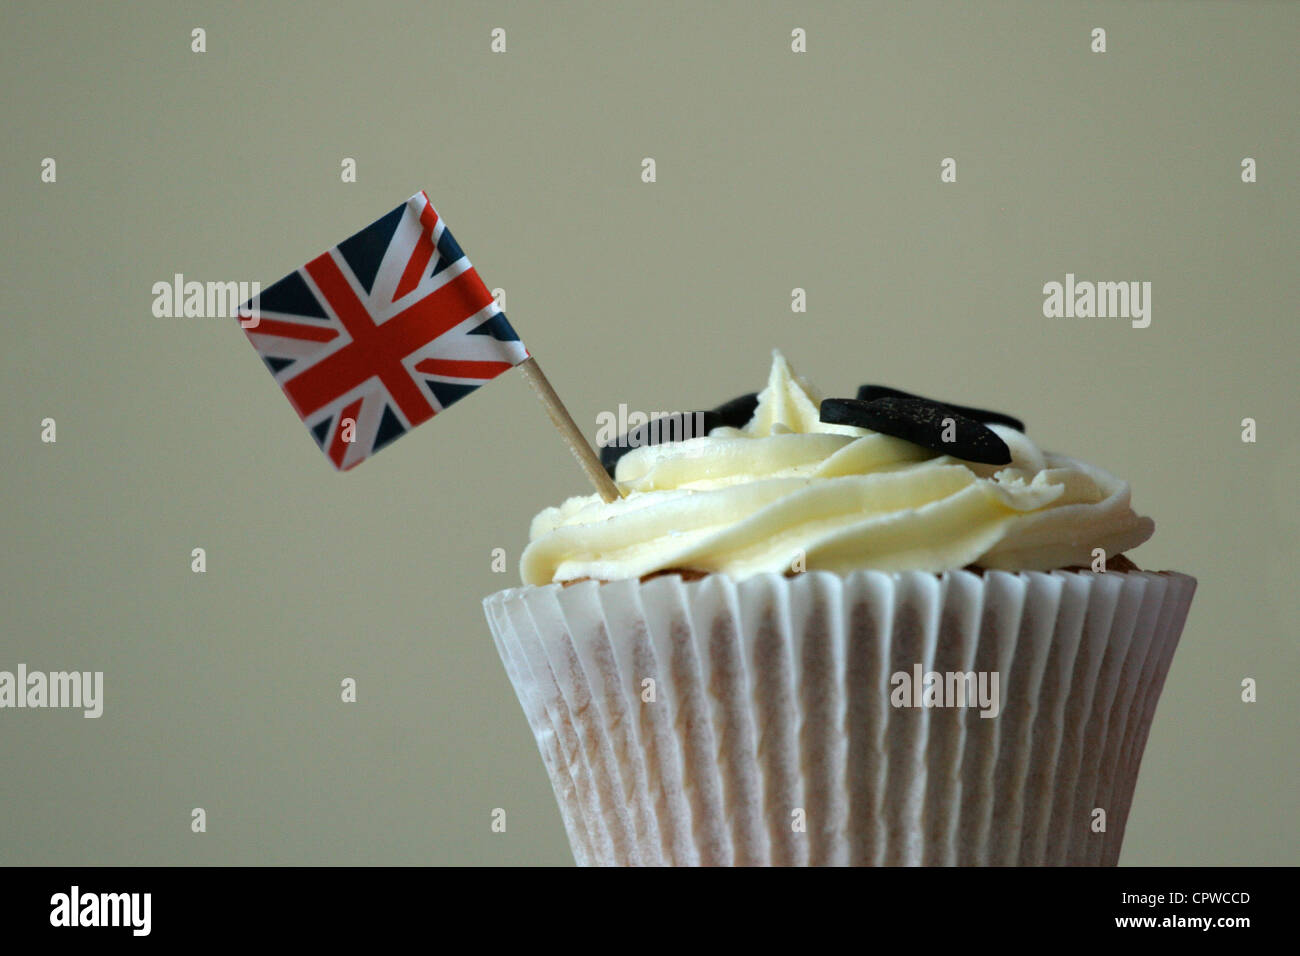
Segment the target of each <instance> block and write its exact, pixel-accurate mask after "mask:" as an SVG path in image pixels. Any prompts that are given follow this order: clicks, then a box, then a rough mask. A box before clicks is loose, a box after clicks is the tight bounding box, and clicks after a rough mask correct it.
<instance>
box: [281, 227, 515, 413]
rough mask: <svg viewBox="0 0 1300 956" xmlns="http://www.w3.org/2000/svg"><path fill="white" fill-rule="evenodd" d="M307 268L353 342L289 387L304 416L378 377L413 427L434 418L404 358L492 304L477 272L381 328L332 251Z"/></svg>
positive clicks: (454, 281) (471, 271)
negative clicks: (339, 265)
mask: <svg viewBox="0 0 1300 956" xmlns="http://www.w3.org/2000/svg"><path fill="white" fill-rule="evenodd" d="M306 269H307V273H308V275H310V276H311V277H312V280H313V281H314V282H315V283H316V286H317V288H319V289H320V291H321V294H322V295H323V296H324V297H325V299H326V301H327V302H328V303H329V305H330V307H331V308H332V309H333V310H334V313H335V314H336V315H337V316H338V318H339V321H340V322H341V323H342V324H343V327H344V328H346V329H347V330H348V333H349V334H350V335H351V336H352V341H351V342H349V343H348V344H346V345H344V346H342V347H341V348H339V349H338V351H336V352H334V353H333V354H332V355H329V356H327V357H326V358H324V359H322V360H321V361H319V362H317V363H316V364H315V365H313V366H312V367H311V368H309V369H305V370H304V371H303V372H302V373H301V374H299V375H297V376H295V377H294V378H291V379H289V380H288V381H287V382H285V383H284V391H285V394H286V395H287V396H288V397H289V401H290V402H292V403H293V406H294V408H295V409H297V411H298V414H299V416H301V417H302V418H307V417H308V416H309V415H311V414H312V413H313V412H316V411H317V410H319V409H320V408H321V407H323V406H324V405H326V404H327V403H329V402H330V401H332V400H333V399H334V398H336V397H337V396H338V395H341V394H344V393H346V392H349V391H351V390H352V389H354V388H356V387H357V386H358V385H360V384H361V383H362V382H364V381H365V380H366V379H368V378H370V377H371V376H378V377H379V378H380V380H381V381H383V383H384V385H385V386H387V388H388V391H389V393H390V394H391V395H392V396H393V400H394V401H395V402H396V403H397V405H398V407H400V408H401V410H402V413H403V414H404V415H405V416H406V420H407V421H408V422H409V423H410V426H411V427H412V428H414V427H415V426H416V425H418V424H420V423H421V422H423V421H426V420H428V419H429V418H431V417H432V416H433V406H432V405H431V404H430V403H429V401H428V399H427V398H425V396H424V392H423V390H422V389H421V388H420V387H419V386H418V385H417V384H416V382H415V380H414V379H413V378H411V375H410V373H408V372H407V370H406V368H405V367H403V365H402V363H401V360H402V359H403V358H404V357H406V356H407V355H410V354H411V353H412V352H414V351H416V350H418V349H421V348H423V347H424V346H426V345H428V344H429V343H430V342H432V341H433V340H434V339H436V338H437V337H438V336H440V335H442V334H444V333H445V332H447V331H448V330H449V329H452V328H454V327H455V326H457V325H460V323H462V322H464V321H465V320H466V319H468V318H469V317H470V316H472V315H475V314H477V313H478V312H481V311H482V310H483V309H485V308H487V306H488V305H490V304H491V302H492V293H490V292H488V290H487V286H485V285H484V284H483V280H482V279H480V278H479V275H478V273H477V272H476V271H475V270H474V269H472V268H471V269H466V270H465V271H464V272H462V273H461V274H460V275H458V276H456V278H454V279H452V280H451V281H450V282H448V283H447V284H446V285H444V286H441V287H439V288H438V289H436V290H434V291H433V292H432V293H430V294H429V295H426V296H424V297H423V298H420V299H418V300H416V301H415V302H413V303H411V305H409V306H408V307H407V308H405V309H403V310H402V311H401V312H399V313H398V314H397V315H395V316H393V317H392V318H391V319H389V320H388V321H387V322H385V323H383V324H382V325H379V326H376V325H375V324H374V322H373V321H372V319H371V317H370V314H369V313H368V312H367V311H366V307H365V305H364V304H363V303H362V302H361V300H360V299H358V298H357V295H356V293H355V292H353V291H352V286H351V285H349V284H348V280H347V279H346V278H345V277H344V275H343V272H342V270H340V269H339V267H338V264H337V263H336V262H335V261H334V259H333V257H332V256H331V255H330V254H329V253H326V254H325V255H322V256H318V257H317V258H315V259H313V260H312V261H311V262H309V263H307V266H306Z"/></svg>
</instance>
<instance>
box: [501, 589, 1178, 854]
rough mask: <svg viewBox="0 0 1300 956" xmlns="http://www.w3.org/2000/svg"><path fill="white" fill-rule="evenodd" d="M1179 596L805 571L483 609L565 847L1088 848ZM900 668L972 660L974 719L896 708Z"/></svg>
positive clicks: (510, 597) (1103, 850)
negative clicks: (994, 693) (983, 698)
mask: <svg viewBox="0 0 1300 956" xmlns="http://www.w3.org/2000/svg"><path fill="white" fill-rule="evenodd" d="M1195 588H1196V582H1195V580H1194V579H1193V578H1190V577H1188V576H1187V575H1183V574H1178V573H1173V572H1161V573H1158V574H1156V573H1146V572H1128V573H1116V572H1111V573H1092V572H1074V571H1053V572H1048V573H1044V572H1017V573H1010V572H1001V571H990V572H985V573H983V574H975V573H971V572H968V571H952V572H947V573H945V574H942V575H935V574H930V573H923V572H903V573H894V574H887V573H883V572H876V571H860V572H855V573H852V574H847V575H836V574H830V573H825V572H808V573H805V574H801V575H798V576H795V577H781V576H778V575H759V576H757V577H752V578H748V579H745V580H742V581H734V580H732V579H730V578H728V577H726V576H723V575H710V576H709V577H706V578H703V579H701V580H697V581H692V582H683V581H682V580H681V579H680V578H679V577H677V576H664V577H657V578H653V579H650V580H648V581H646V582H644V583H643V582H639V581H613V582H606V583H600V582H595V581H585V582H581V583H578V584H573V585H570V586H568V587H564V586H561V585H559V584H552V585H547V586H545V587H524V588H515V589H512V590H507V591H502V592H499V593H497V594H494V595H492V596H491V597H489V598H487V600H486V601H485V602H484V607H485V610H486V612H487V617H488V621H489V624H490V626H491V629H492V633H493V636H494V638H495V640H496V644H497V649H498V651H499V652H500V654H501V659H502V661H503V662H504V664H505V666H506V670H507V672H508V674H509V676H510V680H511V682H512V684H513V685H514V687H515V690H516V692H517V694H518V696H519V701H520V703H521V704H522V706H523V710H524V714H525V715H526V717H527V719H528V723H529V725H530V726H531V728H532V731H533V734H534V736H535V737H536V739H537V745H538V749H539V750H540V751H541V755H542V760H543V762H544V763H545V765H546V769H547V772H548V773H549V774H550V778H551V783H552V785H553V786H554V789H555V796H556V800H557V801H558V803H559V807H560V813H561V815H562V817H563V819H564V825H565V828H566V830H567V832H568V836H569V841H570V844H571V846H572V849H573V855H574V858H575V860H576V861H577V862H578V863H579V864H584V865H769V864H770V865H1113V864H1114V863H1116V861H1117V860H1118V858H1119V851H1120V845H1121V842H1122V840H1123V836H1124V827H1125V824H1126V822H1127V819H1128V813H1129V807H1130V803H1131V801H1132V799H1133V792H1134V788H1135V785H1136V783H1137V774H1138V766H1139V764H1140V762H1141V759H1142V752H1143V749H1144V747H1145V745H1146V740H1147V734H1148V732H1149V730H1150V728H1151V723H1152V720H1153V717H1154V714H1155V707H1156V702H1157V700H1158V698H1159V696H1160V691H1161V688H1162V686H1163V684H1164V680H1165V675H1166V674H1167V673H1168V670H1169V665H1170V660H1171V658H1172V656H1173V653H1174V649H1175V647H1176V645H1177V643H1178V638H1179V635H1180V633H1181V631H1182V627H1183V623H1184V621H1185V619H1186V616H1187V611H1188V607H1189V604H1190V602H1191V598H1192V594H1193V592H1194V591H1195ZM918 668H919V673H921V674H929V673H930V672H934V673H936V674H939V675H941V676H942V675H946V674H957V675H964V674H970V673H974V674H977V675H978V674H983V675H985V677H986V678H987V677H988V675H991V674H993V673H996V674H997V680H998V691H999V695H1000V699H999V700H998V702H997V703H998V706H997V708H996V716H980V714H981V709H983V712H985V713H990V712H991V711H992V710H993V708H989V707H985V708H981V707H980V706H978V705H976V706H965V707H961V706H924V705H923V706H915V705H916V703H917V702H918V701H919V697H917V696H914V695H913V693H912V692H911V691H906V692H905V691H903V690H898V688H900V687H901V686H902V685H903V683H904V682H903V679H902V678H901V677H898V676H897V675H902V674H905V675H908V676H909V677H911V676H912V675H916V674H918ZM954 686H955V685H954ZM986 686H989V687H991V684H987V685H986ZM896 690H897V691H898V692H897V693H895V691H896ZM891 698H892V699H891ZM939 702H944V701H942V700H940V701H939ZM948 702H952V701H948ZM968 703H969V702H968ZM896 704H898V705H897V706H896ZM902 704H905V705H902Z"/></svg>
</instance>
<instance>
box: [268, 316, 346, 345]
mask: <svg viewBox="0 0 1300 956" xmlns="http://www.w3.org/2000/svg"><path fill="white" fill-rule="evenodd" d="M247 331H248V334H249V335H275V336H278V337H279V338H282V339H303V340H304V341H307V342H329V341H331V340H333V339H336V338H338V335H339V333H338V331H337V330H335V329H330V328H326V327H325V326H323V325H302V324H300V323H298V322H282V321H280V320H279V319H262V320H261V321H260V322H258V323H257V325H256V326H252V327H249V329H248V330H247Z"/></svg>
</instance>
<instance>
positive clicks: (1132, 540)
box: [520, 352, 1154, 585]
mask: <svg viewBox="0 0 1300 956" xmlns="http://www.w3.org/2000/svg"><path fill="white" fill-rule="evenodd" d="M820 403H821V396H820V395H819V394H818V393H817V391H816V390H815V389H814V388H813V387H812V386H811V385H809V384H808V383H807V382H806V381H804V380H803V379H801V378H800V377H799V376H797V375H796V374H795V373H794V371H793V370H792V369H791V368H790V366H789V364H788V363H787V362H786V360H785V358H784V357H783V356H782V355H781V354H780V353H779V352H775V353H773V358H772V368H771V372H770V374H769V375H768V381H767V387H766V388H764V390H763V391H762V392H761V393H760V394H759V399H758V407H757V408H756V409H755V411H754V414H753V417H752V418H751V419H750V421H749V423H748V424H746V425H745V426H744V427H742V428H732V427H719V428H714V429H713V430H712V431H711V432H709V433H708V434H707V435H702V436H699V437H695V438H690V439H688V440H685V441H675V442H668V443H664V444H656V445H647V446H644V447H640V448H635V449H633V450H632V451H630V452H628V453H627V454H626V455H624V456H623V457H622V458H621V459H620V460H619V462H618V465H617V468H616V470H615V474H614V478H615V482H616V483H617V485H618V487H619V490H620V491H621V492H622V494H623V497H622V498H621V499H619V500H617V501H613V502H608V503H607V502H605V501H602V500H601V498H600V496H598V495H585V496H579V497H574V498H570V499H568V500H567V501H565V502H564V503H563V504H561V505H559V506H557V507H551V508H547V509H545V510H544V511H542V512H541V513H540V514H538V515H537V516H536V517H535V518H534V519H533V522H532V527H531V530H530V535H529V539H530V540H529V544H528V547H527V548H526V549H525V550H524V553H523V557H522V559H521V562H520V563H521V573H522V576H523V580H524V583H525V584H532V585H540V584H547V583H550V582H552V581H571V580H575V579H578V578H595V579H598V580H615V579H621V578H639V577H642V576H644V575H647V574H652V573H654V572H656V571H664V570H688V569H689V570H694V571H702V572H706V573H718V574H726V575H729V576H731V577H734V578H743V577H748V576H750V575H753V574H758V573H761V572H766V571H775V572H778V573H781V572H786V573H788V572H790V571H792V570H793V571H801V570H825V571H834V572H840V573H843V572H847V571H852V570H856V569H860V568H871V569H877V570H882V571H904V570H919V571H932V572H942V571H946V570H950V569H954V568H961V567H965V566H967V565H976V566H979V567H983V568H995V569H1004V570H1023V571H1044V570H1050V569H1052V568H1062V567H1070V566H1075V565H1080V566H1087V565H1090V564H1091V563H1092V562H1093V549H1094V548H1102V549H1104V551H1105V553H1106V554H1107V555H1110V556H1113V555H1117V554H1120V553H1121V552H1124V551H1127V550H1128V549H1130V548H1134V547H1136V546H1137V545H1139V544H1141V543H1142V542H1143V541H1145V540H1147V538H1149V537H1150V536H1151V533H1152V531H1153V529H1154V524H1153V522H1152V521H1151V519H1150V518H1143V517H1139V516H1138V515H1137V514H1135V513H1134V511H1133V509H1132V507H1130V504H1129V486H1128V483H1127V482H1125V481H1123V480H1121V479H1119V478H1117V477H1115V476H1114V475H1112V474H1110V473H1108V472H1106V471H1103V470H1102V469H1100V468H1097V467H1096V466H1094V465H1089V464H1085V463H1084V462H1081V461H1077V460H1075V459H1073V458H1069V457H1067V456H1065V455H1059V454H1055V453H1053V452H1047V451H1043V450H1042V449H1040V448H1039V447H1038V445H1037V444H1035V443H1034V442H1033V441H1031V440H1030V439H1029V438H1028V437H1026V436H1025V435H1024V434H1022V433H1021V432H1019V431H1016V430H1015V429H1013V428H1009V427H1006V426H1003V425H998V424H989V425H988V427H989V428H990V429H992V430H993V431H994V432H996V434H997V435H998V437H1000V438H1001V439H1002V440H1003V441H1004V442H1006V444H1007V447H1008V449H1009V450H1010V452H1011V462H1010V464H1006V465H982V464H976V463H973V462H968V461H962V460H960V459H958V458H954V457H952V456H950V455H945V454H942V453H939V452H935V451H931V450H929V449H926V448H922V447H921V446H919V445H915V444H912V443H911V442H909V441H905V440H903V439H901V438H894V437H891V436H889V435H884V434H880V433H878V432H874V431H871V430H869V429H866V428H858V427H854V426H850V425H831V424H826V423H824V422H822V421H820V420H819V417H818V406H819V405H820Z"/></svg>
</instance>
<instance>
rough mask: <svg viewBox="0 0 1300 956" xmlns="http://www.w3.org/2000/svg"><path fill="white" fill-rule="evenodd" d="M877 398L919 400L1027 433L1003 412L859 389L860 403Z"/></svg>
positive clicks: (894, 391)
mask: <svg viewBox="0 0 1300 956" xmlns="http://www.w3.org/2000/svg"><path fill="white" fill-rule="evenodd" d="M877 398H919V399H922V400H923V401H927V402H933V403H934V404H936V405H942V406H944V407H945V408H951V409H952V410H953V411H954V412H956V413H957V414H959V415H965V416H966V417H967V418H973V419H975V421H977V422H993V423H994V424H995V425H1006V426H1007V427H1008V428H1014V429H1015V430H1016V431H1018V432H1020V433H1021V434H1024V432H1025V423H1024V422H1022V421H1021V420H1020V419H1018V418H1012V417H1011V416H1010V415H1004V414H1003V413H1002V412H991V411H989V410H988V409H985V408H972V407H970V406H969V405H954V404H953V403H952V402H941V401H939V400H938V399H934V398H925V396H923V395H913V394H912V393H911V392H904V391H900V390H899V389H896V388H889V387H888V386H885V385H863V386H860V387H859V388H858V400H859V401H863V402H870V401H874V400H875V399H877Z"/></svg>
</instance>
